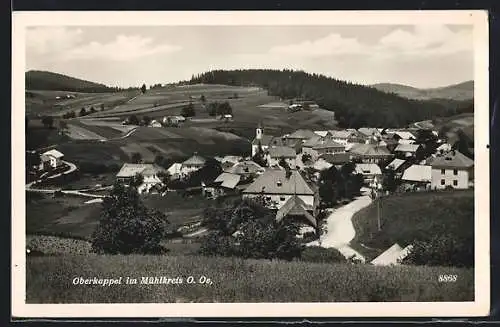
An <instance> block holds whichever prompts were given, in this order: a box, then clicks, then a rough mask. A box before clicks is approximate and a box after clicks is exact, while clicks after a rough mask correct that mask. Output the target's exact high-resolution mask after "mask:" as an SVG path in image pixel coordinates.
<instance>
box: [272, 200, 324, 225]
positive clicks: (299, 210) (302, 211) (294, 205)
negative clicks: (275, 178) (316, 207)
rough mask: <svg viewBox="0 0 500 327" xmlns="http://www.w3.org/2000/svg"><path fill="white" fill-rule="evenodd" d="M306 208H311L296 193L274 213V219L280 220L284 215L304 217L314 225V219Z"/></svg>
mask: <svg viewBox="0 0 500 327" xmlns="http://www.w3.org/2000/svg"><path fill="white" fill-rule="evenodd" d="M307 210H312V208H310V207H309V206H308V205H307V204H306V203H305V202H304V201H303V200H302V199H301V198H299V197H298V196H297V195H294V196H292V197H290V198H289V199H288V200H287V201H286V202H285V203H284V204H283V206H282V207H281V208H280V209H279V210H278V212H277V213H276V220H277V221H281V220H282V219H283V218H285V217H304V218H306V219H307V221H309V223H310V224H311V225H312V226H314V227H316V219H315V218H314V217H313V216H312V215H311V214H310V213H309V212H307Z"/></svg>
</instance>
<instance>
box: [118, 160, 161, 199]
mask: <svg viewBox="0 0 500 327" xmlns="http://www.w3.org/2000/svg"><path fill="white" fill-rule="evenodd" d="M164 171H165V170H164V169H163V168H162V167H160V166H158V165H156V164H132V163H125V164H123V166H122V168H121V169H120V171H119V172H118V174H117V175H116V178H117V179H118V180H119V181H122V182H124V183H127V184H129V183H130V182H131V181H132V179H133V178H134V177H135V176H136V175H137V174H141V175H142V177H143V178H144V180H143V182H142V184H141V185H139V186H138V187H137V191H138V192H139V194H141V193H144V192H149V191H150V190H152V189H153V188H154V187H156V186H163V181H162V180H161V178H160V176H159V175H161V173H163V172H164Z"/></svg>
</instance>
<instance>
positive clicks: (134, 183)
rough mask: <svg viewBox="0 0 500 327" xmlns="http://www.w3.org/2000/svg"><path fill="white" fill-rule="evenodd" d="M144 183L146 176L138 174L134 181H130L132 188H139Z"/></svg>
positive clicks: (133, 178)
mask: <svg viewBox="0 0 500 327" xmlns="http://www.w3.org/2000/svg"><path fill="white" fill-rule="evenodd" d="M142 183H144V176H143V175H142V174H141V173H137V174H135V175H134V177H132V180H131V181H130V186H132V187H135V188H138V187H139V186H141V185H142Z"/></svg>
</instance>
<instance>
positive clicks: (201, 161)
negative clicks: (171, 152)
mask: <svg viewBox="0 0 500 327" xmlns="http://www.w3.org/2000/svg"><path fill="white" fill-rule="evenodd" d="M205 162H206V159H205V158H203V157H201V156H199V155H197V154H196V153H195V154H194V155H193V156H192V157H191V158H189V159H186V160H185V161H183V162H182V166H181V175H187V174H189V173H192V172H193V171H197V170H198V169H200V168H202V167H203V166H204V165H205Z"/></svg>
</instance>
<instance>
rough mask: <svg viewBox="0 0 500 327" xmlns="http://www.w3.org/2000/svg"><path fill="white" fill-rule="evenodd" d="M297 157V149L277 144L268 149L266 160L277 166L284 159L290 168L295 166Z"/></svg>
mask: <svg viewBox="0 0 500 327" xmlns="http://www.w3.org/2000/svg"><path fill="white" fill-rule="evenodd" d="M296 158H297V152H296V150H295V149H294V148H290V147H287V146H275V147H272V148H269V149H268V150H267V156H266V160H267V163H268V165H269V166H276V165H278V164H279V162H280V160H281V159H284V160H285V161H286V163H287V164H288V166H289V167H290V168H295V167H296V166H297V164H296V160H295V159H296Z"/></svg>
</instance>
